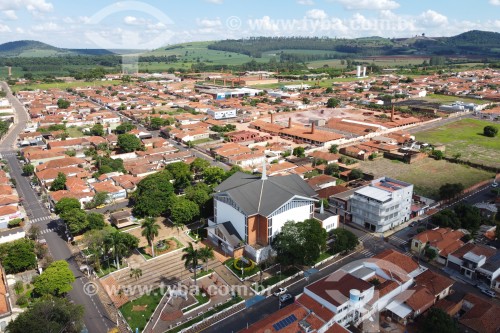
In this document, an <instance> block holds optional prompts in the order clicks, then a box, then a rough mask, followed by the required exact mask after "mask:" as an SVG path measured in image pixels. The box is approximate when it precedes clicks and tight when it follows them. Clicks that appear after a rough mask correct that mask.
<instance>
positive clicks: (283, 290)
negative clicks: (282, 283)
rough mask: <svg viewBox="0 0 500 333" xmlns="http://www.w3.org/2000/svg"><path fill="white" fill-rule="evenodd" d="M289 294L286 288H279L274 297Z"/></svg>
mask: <svg viewBox="0 0 500 333" xmlns="http://www.w3.org/2000/svg"><path fill="white" fill-rule="evenodd" d="M286 292H287V289H286V288H278V290H276V291H275V292H274V293H273V295H274V296H280V295H283V294H284V293H286Z"/></svg>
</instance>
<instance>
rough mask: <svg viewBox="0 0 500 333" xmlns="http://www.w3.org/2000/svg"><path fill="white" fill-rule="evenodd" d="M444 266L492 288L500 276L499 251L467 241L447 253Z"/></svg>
mask: <svg viewBox="0 0 500 333" xmlns="http://www.w3.org/2000/svg"><path fill="white" fill-rule="evenodd" d="M446 266H448V267H449V268H451V269H454V270H455V271H457V272H459V273H460V274H462V275H464V276H465V277H466V278H469V279H472V280H478V281H480V282H482V283H484V284H486V285H487V286H488V287H490V288H492V287H494V286H495V280H496V279H497V278H498V277H500V251H498V250H497V249H495V248H493V247H489V246H486V245H482V244H473V243H467V244H465V245H464V246H462V247H461V248H459V249H458V250H456V251H454V252H452V253H450V254H448V260H447V262H446Z"/></svg>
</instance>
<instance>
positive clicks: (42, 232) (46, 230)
mask: <svg viewBox="0 0 500 333" xmlns="http://www.w3.org/2000/svg"><path fill="white" fill-rule="evenodd" d="M55 231H56V229H55V228H48V229H43V230H42V231H40V234H42V235H43V234H48V233H49V232H55Z"/></svg>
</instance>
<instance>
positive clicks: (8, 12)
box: [2, 9, 17, 20]
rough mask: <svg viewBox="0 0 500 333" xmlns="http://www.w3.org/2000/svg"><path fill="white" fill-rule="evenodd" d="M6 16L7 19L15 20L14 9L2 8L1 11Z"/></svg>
mask: <svg viewBox="0 0 500 333" xmlns="http://www.w3.org/2000/svg"><path fill="white" fill-rule="evenodd" d="M2 13H3V14H4V15H5V17H6V18H8V19H9V20H17V15H16V11H14V10H12V9H9V10H4V11H3V12H2Z"/></svg>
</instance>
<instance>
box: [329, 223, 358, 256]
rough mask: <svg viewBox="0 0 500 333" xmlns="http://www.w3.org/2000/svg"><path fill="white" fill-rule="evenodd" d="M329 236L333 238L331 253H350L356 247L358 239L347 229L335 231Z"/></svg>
mask: <svg viewBox="0 0 500 333" xmlns="http://www.w3.org/2000/svg"><path fill="white" fill-rule="evenodd" d="M331 235H332V236H333V246H332V251H333V253H340V252H348V251H352V250H354V249H355V248H356V246H358V243H359V241H358V237H356V235H355V234H353V233H352V232H351V231H349V230H347V229H335V230H333V231H332V232H331Z"/></svg>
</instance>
